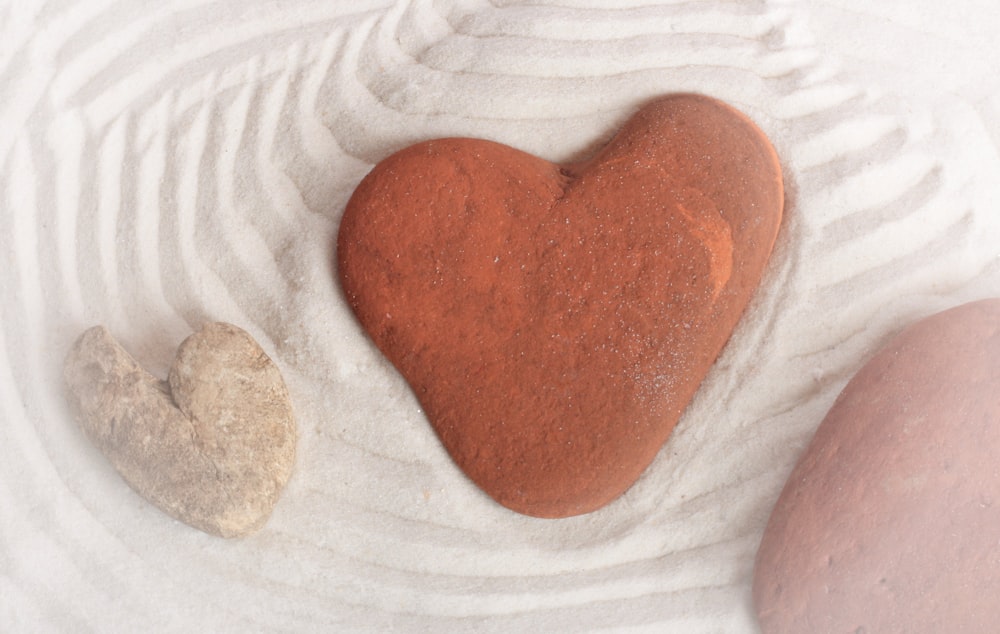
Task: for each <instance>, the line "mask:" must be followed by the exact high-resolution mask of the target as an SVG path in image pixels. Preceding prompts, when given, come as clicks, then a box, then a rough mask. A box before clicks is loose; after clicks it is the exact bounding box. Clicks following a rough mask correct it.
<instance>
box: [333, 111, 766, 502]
mask: <svg viewBox="0 0 1000 634" xmlns="http://www.w3.org/2000/svg"><path fill="white" fill-rule="evenodd" d="M782 200H783V190H782V183H781V171H780V167H779V164H778V159H777V157H776V155H775V152H774V150H773V148H772V147H771V145H770V143H769V142H768V140H767V138H766V137H765V136H764V134H763V133H762V132H761V131H760V130H759V129H758V128H757V127H756V126H755V125H754V124H753V123H752V122H751V121H750V120H749V119H748V118H747V117H746V116H744V115H743V114H741V113H739V112H737V111H736V110H734V109H732V108H730V107H729V106H727V105H725V104H722V103H720V102H719V101H716V100H714V99H711V98H708V97H704V96H698V95H675V96H669V97H665V98H661V99H658V100H656V101H654V102H652V103H650V104H648V105H647V106H645V107H643V108H642V109H641V110H640V111H639V112H638V113H637V114H636V115H635V116H634V117H633V118H632V119H631V120H629V121H628V123H627V124H626V125H625V126H624V128H623V129H622V130H621V131H620V132H619V133H618V134H617V135H616V136H615V138H614V139H613V140H612V141H611V142H610V143H609V144H608V145H607V146H606V147H605V148H604V149H603V150H601V151H600V152H599V153H598V154H597V155H596V156H595V157H594V158H592V159H591V160H589V161H587V162H585V163H581V164H577V165H572V166H568V167H560V166H558V165H555V164H552V163H549V162H547V161H544V160H542V159H540V158H536V157H534V156H531V155H529V154H525V153H524V152H520V151H518V150H515V149H512V148H510V147H507V146H504V145H500V144H497V143H493V142H489V141H483V140H474V139H439V140H433V141H428V142H425V143H420V144H417V145H414V146H411V147H409V148H406V149H404V150H402V151H400V152H398V153H396V154H394V155H392V156H390V157H389V158H387V159H385V160H384V161H382V162H381V163H379V164H378V165H376V166H375V168H374V169H373V170H372V171H371V173H369V174H368V176H366V177H365V179H364V180H363V181H362V182H361V184H360V185H359V186H358V188H357V190H356V191H355V192H354V194H353V196H352V197H351V200H350V201H349V203H348V205H347V209H346V210H345V212H344V217H343V220H342V222H341V226H340V233H339V236H338V244H337V248H338V265H339V272H340V277H341V281H342V284H343V288H344V291H345V293H346V295H347V298H348V301H349V302H350V304H351V306H352V307H353V309H354V311H355V313H356V314H357V316H358V318H359V320H360V322H361V324H362V325H363V326H364V328H365V329H366V330H367V331H368V333H369V334H370V336H371V337H372V339H373V340H374V341H375V343H376V345H377V346H378V347H379V349H380V350H382V352H383V353H384V354H385V355H386V356H387V357H388V358H389V359H390V360H391V361H392V362H393V363H394V364H395V366H396V367H397V368H398V369H399V370H400V371H401V372H402V374H403V376H404V377H405V378H406V380H407V381H408V382H409V384H410V386H411V387H412V389H413V390H414V392H415V394H416V396H417V398H418V399H419V401H420V403H421V404H422V406H423V408H424V410H425V412H426V415H427V417H428V418H429V420H430V422H431V424H432V425H433V427H434V429H435V430H436V432H437V434H438V436H439V437H440V439H441V441H442V442H443V444H444V446H445V448H446V449H447V450H448V452H449V453H450V455H451V456H452V458H453V459H454V460H455V462H456V463H457V464H458V465H459V467H461V469H462V470H463V471H464V472H465V473H466V474H467V475H468V476H469V477H470V478H471V479H472V480H473V481H475V482H476V483H477V484H478V485H479V486H480V487H481V488H482V489H483V490H484V491H486V492H487V493H488V494H489V495H491V496H492V497H493V498H495V499H496V500H497V501H498V502H500V503H501V504H503V505H505V506H507V507H509V508H511V509H514V510H515V511H519V512H521V513H525V514H529V515H536V516H541V517H563V516H569V515H575V514H580V513H585V512H588V511H592V510H594V509H597V508H599V507H600V506H602V505H604V504H606V503H607V502H609V501H611V500H612V499H614V498H615V497H617V496H618V495H620V494H621V493H622V492H623V491H625V490H626V489H627V488H628V487H629V486H631V485H632V483H633V482H635V480H636V479H637V478H638V477H639V476H640V475H641V473H642V471H643V470H644V469H645V468H646V466H647V465H649V463H650V462H651V461H652V459H653V457H654V456H655V454H656V452H657V451H658V449H659V448H660V446H661V445H662V444H663V442H664V441H665V440H666V438H667V436H668V435H669V434H670V432H671V430H672V429H673V427H674V425H675V424H676V422H677V420H678V419H679V417H680V415H681V413H682V412H683V410H684V408H685V406H686V405H687V403H688V402H689V401H690V400H691V398H692V396H693V395H694V393H695V391H696V390H697V388H698V385H699V384H700V382H701V380H702V379H703V378H704V376H705V374H706V373H707V372H708V369H709V368H710V367H711V365H712V363H713V362H714V360H715V358H716V357H717V355H718V353H719V351H720V350H721V348H722V346H723V345H724V344H725V342H726V340H727V339H728V338H729V335H730V333H731V331H732V329H733V328H734V326H735V324H736V322H737V321H738V319H739V316H740V314H741V312H742V311H743V309H744V307H745V306H746V304H747V302H748V300H749V298H750V297H751V295H752V293H753V292H754V289H755V288H756V287H757V285H758V283H759V280H760V277H761V274H762V271H763V269H764V266H765V263H766V261H767V258H768V255H769V254H770V252H771V248H772V246H773V244H774V240H775V236H776V234H777V230H778V226H779V224H780V220H781V212H782V204H783V203H782Z"/></svg>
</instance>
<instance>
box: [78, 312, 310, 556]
mask: <svg viewBox="0 0 1000 634" xmlns="http://www.w3.org/2000/svg"><path fill="white" fill-rule="evenodd" d="M64 374H65V379H66V383H67V386H68V388H69V397H70V401H71V404H72V406H73V408H74V409H75V411H76V412H77V414H78V418H79V421H80V424H81V426H82V427H83V429H84V431H85V432H86V433H87V435H88V436H89V437H90V439H91V440H92V441H93V442H94V443H95V444H96V445H97V447H98V448H100V449H101V451H102V452H104V454H105V455H106V456H107V457H108V459H109V460H110V461H111V463H112V464H113V465H114V466H115V468H116V469H117V470H118V472H119V473H121V475H122V477H123V478H125V481H126V482H128V484H129V485H130V486H131V487H132V488H133V489H135V490H136V491H137V492H138V493H139V494H140V495H142V496H143V497H145V498H146V499H147V500H149V501H150V502H152V503H153V504H155V505H156V506H158V507H159V508H160V509H162V510H163V511H165V512H166V513H168V514H170V515H171V516H173V517H175V518H177V519H179V520H181V521H183V522H186V523H187V524H190V525H191V526H194V527H195V528H199V529H201V530H203V531H205V532H207V533H211V534H213V535H219V536H222V537H237V536H242V535H246V534H248V533H251V532H253V531H255V530H257V529H259V528H260V527H261V526H263V525H264V523H265V522H266V521H267V518H268V517H269V516H270V514H271V511H272V509H273V507H274V505H275V503H276V502H277V500H278V496H279V495H280V494H281V491H282V489H283V488H284V486H285V483H286V482H287V481H288V478H289V476H290V475H291V471H292V465H293V463H294V461H295V444H296V428H295V420H294V418H293V416H292V407H291V403H290V401H289V397H288V391H287V389H286V388H285V383H284V380H283V379H282V378H281V374H280V372H279V371H278V368H277V366H275V365H274V363H273V362H272V361H271V359H269V358H268V356H267V355H266V354H265V353H264V351H263V350H261V348H260V346H258V345H257V342H255V341H254V340H253V338H251V337H250V335H248V334H247V333H246V332H244V331H243V330H240V329H239V328H237V327H235V326H232V325H230V324H225V323H211V324H207V325H206V326H204V328H202V330H201V331H200V332H198V333H195V334H193V335H191V336H190V337H188V338H187V339H186V340H184V342H183V343H182V344H181V346H180V348H179V349H178V351H177V357H176V359H175V360H174V363H173V366H172V367H171V369H170V375H169V380H168V382H163V381H159V380H157V379H156V378H155V377H153V376H152V375H150V374H149V373H147V372H146V371H145V370H144V369H142V368H141V367H139V365H138V364H137V363H136V361H135V359H133V358H132V357H131V356H129V354H128V353H127V352H125V350H124V349H122V347H121V346H120V345H118V343H117V342H116V341H115V340H114V339H112V337H111V335H110V334H109V333H108V331H107V330H106V329H105V328H104V327H102V326H95V327H94V328H91V329H89V330H87V331H86V332H84V333H83V335H82V336H81V337H80V338H79V339H78V340H77V342H76V344H75V345H74V346H73V349H72V350H71V352H70V354H69V356H68V358H67V360H66V365H65V372H64Z"/></svg>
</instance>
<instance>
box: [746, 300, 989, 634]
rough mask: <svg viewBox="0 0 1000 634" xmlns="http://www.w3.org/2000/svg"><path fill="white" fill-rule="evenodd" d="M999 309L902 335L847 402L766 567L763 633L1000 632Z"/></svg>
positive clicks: (766, 542) (801, 468)
mask: <svg viewBox="0 0 1000 634" xmlns="http://www.w3.org/2000/svg"><path fill="white" fill-rule="evenodd" d="M998 456H1000V299H993V300H985V301H980V302H974V303H971V304H965V305H964V306H960V307H958V308H953V309H951V310H947V311H945V312H943V313H939V314H937V315H934V316H932V317H930V318H928V319H925V320H923V321H921V322H919V323H917V324H916V325H914V326H911V327H910V328H908V329H906V330H904V331H903V332H902V333H901V334H900V335H898V336H897V337H896V338H895V339H893V340H892V341H891V342H890V343H889V344H888V345H887V346H886V347H885V348H883V349H882V350H881V351H879V352H878V354H876V355H875V357H874V358H873V359H872V360H871V361H870V362H868V364H867V365H865V367H864V368H862V369H861V371H860V372H858V374H857V375H856V376H855V377H854V378H853V379H852V380H851V381H850V383H848V385H847V387H845V388H844V391H843V392H842V393H841V394H840V396H839V398H838V399H837V401H836V403H835V404H834V406H833V408H832V409H831V410H830V412H829V414H828V415H827V417H826V418H825V419H824V420H823V422H822V424H821V425H820V426H819V429H818V430H817V431H816V435H815V437H814V438H813V440H812V443H811V444H810V445H809V448H808V449H807V450H806V452H805V454H804V455H803V457H802V459H801V460H800V462H799V463H798V465H797V466H796V467H795V469H794V471H793V472H792V474H791V477H790V478H789V479H788V483H787V484H786V485H785V489H784V491H782V493H781V496H780V498H779V499H778V503H777V506H776V507H775V508H774V511H773V513H772V515H771V519H770V522H769V524H768V526H767V530H766V531H765V533H764V539H763V542H762V543H761V546H760V550H759V552H758V554H757V564H756V570H755V572H754V582H753V593H754V603H755V606H756V609H757V614H758V616H759V620H760V624H761V626H762V628H763V630H764V632H765V633H766V634H778V633H781V632H795V633H799V632H862V631H863V632H907V633H912V632H928V633H929V632H995V631H996V628H997V623H1000V601H998V600H997V597H998V596H1000V459H998Z"/></svg>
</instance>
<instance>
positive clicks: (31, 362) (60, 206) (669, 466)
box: [0, 0, 1000, 632]
mask: <svg viewBox="0 0 1000 634" xmlns="http://www.w3.org/2000/svg"><path fill="white" fill-rule="evenodd" d="M387 4H388V3H387V2H383V1H374V0H371V1H368V2H333V1H307V0H290V1H288V2H281V3H277V2H250V3H244V2H238V1H235V0H227V1H224V2H212V3H210V2H207V0H178V1H176V2H172V3H162V6H161V4H160V3H145V2H140V1H139V0H122V1H119V2H110V1H107V0H94V1H91V0H87V1H83V0H76V1H75V2H55V1H54V0H53V1H51V2H46V1H45V0H30V1H25V0H15V2H10V3H5V4H2V5H0V219H2V228H3V231H2V232H0V257H2V261H0V292H2V295H0V298H2V305H0V320H2V321H0V324H2V326H0V412H2V414H0V448H2V449H0V450H2V452H3V459H2V460H0V624H2V626H0V629H3V630H5V631H88V630H93V631H121V632H126V631H184V632H188V631H195V630H197V631H233V632H236V631H239V632H245V631H251V630H253V631H276V630H280V631H337V630H338V628H340V629H343V630H348V631H387V630H393V629H395V630H397V631H407V632H411V631H417V632H421V631H426V632H445V631H449V632H450V631H479V632H510V631H515V632H517V631H523V632H536V631H538V632H541V631H546V632H582V631H601V630H610V631H650V632H721V631H725V632H753V631H755V626H754V621H753V617H752V614H751V610H750V603H749V580H750V574H751V569H752V564H753V557H754V553H755V549H756V546H757V543H758V541H759V539H760V536H761V532H762V530H763V527H764V524H765V522H766V519H767V516H768V513H769V511H770V507H771V505H772V504H773V503H774V501H775V499H776V498H777V495H778V492H779V491H780V488H781V486H782V484H783V481H784V478H785V476H786V475H787V473H788V471H789V470H790V469H791V467H792V465H793V463H794V461H795V459H796V457H797V455H798V453H799V452H800V451H801V449H802V448H803V446H804V444H805V443H806V441H807V440H808V439H809V437H810V434H811V433H812V431H813V429H815V427H816V426H817V425H818V424H819V422H820V420H821V419H822V417H823V415H824V413H825V411H826V409H827V408H828V407H829V405H830V404H831V402H832V400H833V398H834V397H835V396H836V394H837V392H838V391H839V389H840V388H841V387H842V386H843V384H844V383H845V382H846V380H847V379H848V377H849V376H850V375H851V374H852V373H853V372H854V371H855V370H857V369H858V368H859V367H860V365H861V364H862V363H863V362H864V360H865V359H867V358H868V357H869V356H870V355H871V354H872V353H873V352H874V350H875V348H876V347H877V346H878V345H879V344H880V343H881V342H883V341H885V339H886V338H887V337H888V336H889V335H891V334H892V333H893V332H895V331H896V330H898V329H899V328H901V327H903V326H904V325H906V324H908V323H911V322H912V321H913V320H915V319H917V318H918V317H921V316H923V315H926V314H929V313H931V312H935V311H937V310H940V309H943V308H946V307H949V306H953V305H956V304H958V303H961V302H964V301H967V300H971V299H976V298H980V297H987V296H996V295H1000V155H998V147H1000V71H998V67H997V65H996V62H995V48H996V47H995V37H996V34H997V33H1000V9H998V8H997V7H998V5H997V4H996V3H995V2H993V1H992V0H962V1H961V2H954V3H937V2H932V1H930V0H926V1H924V2H919V3H918V2H904V1H903V0H896V1H894V2H883V3H872V2H867V1H865V0H827V1H825V2H811V3H805V2H802V3H799V2H792V1H788V2H771V3H735V2H702V3H698V2H695V3H686V2H667V1H660V0H634V1H633V2H629V1H627V0H626V1H624V2H615V1H612V0H605V1H603V2H602V1H601V0H543V1H541V2H537V3H525V6H516V4H517V3H514V2H492V3H491V2H488V1H487V0H466V1H463V0H438V1H434V0H412V1H411V2H405V1H402V2H400V3H398V4H397V5H396V6H392V7H386V5H387ZM630 4H631V5H634V6H628V5H630ZM506 5H510V6H506ZM872 5H876V6H875V7H874V8H872ZM939 5H940V8H939ZM602 7H613V8H602ZM673 91H698V92H704V93H708V94H711V95H714V96H716V97H719V98H722V99H724V100H726V101H729V102H731V103H733V104H734V105H736V106H737V107H739V108H741V109H742V110H744V111H745V112H746V113H748V114H749V115H750V116H751V117H753V118H754V119H755V120H756V121H757V122H758V123H759V124H760V126H761V127H762V128H763V129H764V130H765V131H766V132H767V133H768V134H769V135H770V136H771V138H772V140H773V141H774V143H775V145H776V147H777V149H778V152H779V154H780V156H781V157H782V160H783V165H784V169H785V172H786V179H787V191H788V206H787V210H786V215H787V220H786V222H785V224H784V226H783V229H782V233H781V236H780V238H779V242H778V247H777V250H776V253H775V255H774V257H773V260H772V264H771V266H770V269H769V272H768V274H767V277H766V279H765V281H764V283H763V286H762V287H761V289H760V290H759V292H758V294H757V296H756V298H755V301H754V303H753V305H752V307H751V309H750V310H749V312H748V314H747V315H746V316H745V318H744V320H743V321H742V322H741V324H740V326H739V328H738V330H737V332H736V333H735V335H734V337H733V338H732V340H731V342H730V344H729V346H728V347H727V348H726V350H725V352H724V354H723V356H722V358H721V359H720V361H719V362H718V363H717V364H716V366H715V368H714V369H713V371H712V373H711V374H710V376H709V378H708V380H707V381H706V383H705V384H704V385H703V388H702V390H701V391H700V392H699V394H698V396H697V398H696V400H695V402H694V403H693V404H692V405H691V407H690V408H689V410H688V411H687V413H686V415H685V417H684V419H683V420H682V422H681V424H680V425H679V427H678V428H677V430H676V432H675V433H674V435H673V436H672V438H671V439H670V441H669V442H668V443H667V445H666V446H665V447H664V448H663V450H662V451H661V453H660V455H659V457H658V458H657V460H656V461H655V462H654V464H653V465H652V466H651V467H650V469H649V470H648V471H647V472H646V474H645V475H644V476H643V478H642V479H641V480H640V481H639V482H638V483H637V484H636V485H635V486H634V487H633V488H632V489H631V490H630V491H629V492H628V493H627V494H626V495H625V496H624V497H623V498H622V499H620V500H618V501H617V502H615V503H613V504H611V505H610V506H608V507H607V508H605V509H603V510H601V511H599V512H596V513H593V514H591V515H588V516H584V517H579V518H573V519H567V520H559V521H547V520H538V519H532V518H527V517H522V516H519V515H516V514H514V513H512V512H510V511H507V510H505V509H503V508H501V507H499V506H497V505H496V504H494V503H493V502H492V501H490V500H489V499H488V498H487V497H486V496H484V495H483V494H482V493H480V492H479V491H478V490H477V489H476V488H475V487H474V486H473V485H471V484H470V483H469V482H468V481H467V480H465V479H464V477H463V476H462V475H461V473H460V472H459V471H458V470H457V469H456V468H455V467H454V465H453V464H452V463H451V462H450V460H449V458H448V456H447V455H446V454H445V452H444V451H443V450H442V448H441V447H440V445H439V444H438V442H437V441H436V439H435V436H434V435H433V433H432V431H431V429H430V427H429V426H428V425H427V423H426V421H425V420H424V418H423V416H422V413H421V411H420V409H419V407H418V405H417V403H416V401H415V400H414V398H413V397H412V396H411V394H410V393H409V391H408V389H407V387H406V385H405V384H404V383H403V381H402V380H401V379H400V377H399V376H398V375H397V374H396V373H395V371H394V370H393V369H392V367H391V366H390V365H389V364H388V363H387V362H386V361H385V360H384V359H383V358H381V357H380V355H379V354H378V353H377V352H376V351H375V349H374V348H373V346H372V345H371V344H370V343H369V341H368V340H367V339H366V338H365V336H364V335H363V333H362V332H361V330H360V329H359V327H358V325H357V324H356V322H355V321H354V320H353V318H352V316H351V314H350V312H349V310H348V308H347V307H346V305H345V303H344V301H343V299H342V297H341V296H340V294H339V289H338V286H337V284H336V282H335V278H334V274H333V273H334V271H333V266H332V264H331V262H332V258H333V239H334V236H335V233H336V229H337V222H338V219H339V216H340V214H341V211H342V209H343V206H344V204H345V202H346V200H347V198H348V197H349V195H350V193H351V191H352V189H353V187H354V186H355V185H356V184H357V182H358V181H359V179H360V178H361V177H362V176H363V175H364V174H365V173H366V171H367V170H368V169H370V167H371V166H372V164H373V163H374V162H376V161H377V160H379V159H381V158H383V157H385V156H386V155H388V154H389V153H390V152H392V151H394V150H397V149H399V148H401V147H403V146H405V145H407V144H409V143H411V142H414V141H418V140H422V139H426V138H430V137H435V136H454V135H467V136H477V137H486V138H490V139H494V140H498V141H501V142H504V143H508V144H511V145H514V146H516V147H519V148H522V149H525V150H528V151H531V152H534V153H536V154H538V155H540V156H543V157H545V158H548V159H551V160H556V161H567V160H572V159H577V158H580V157H582V156H585V155H586V154H587V153H589V152H590V151H592V150H593V149H594V148H595V147H596V146H597V145H599V144H600V143H602V142H603V141H604V140H606V139H607V138H608V136H609V135H610V134H611V133H612V132H613V131H614V130H615V129H616V127H617V126H618V125H619V124H620V123H621V122H622V121H624V120H625V119H626V118H627V117H628V116H629V115H630V114H631V113H632V112H633V111H634V109H635V108H636V107H637V106H638V104H640V103H642V102H643V101H644V100H645V99H647V98H649V97H651V96H654V95H657V94H661V93H665V92H673ZM203 320H225V321H230V322H233V323H235V324H237V325H239V326H241V327H243V328H245V329H247V330H248V331H250V332H251V334H253V335H254V336H255V337H256V338H257V339H258V340H259V341H260V343H261V344H262V345H263V346H264V348H265V349H266V350H267V351H268V352H269V353H270V354H271V356H272V357H273V358H274V359H275V361H276V362H277V363H278V364H279V366H280V367H281V368H282V370H283V372H284V374H285V377H286V380H287V382H288V385H289V388H290V391H291V394H292V397H293V399H294V405H295V408H296V412H297V416H298V423H299V428H300V433H301V439H300V442H299V460H298V463H297V466H296V471H295V474H294V475H293V478H292V480H291V482H290V484H289V487H288V489H287V490H286V492H285V494H284V496H283V498H282V500H281V501H280V502H279V504H278V506H277V508H276V510H275V512H274V515H273V517H272V518H271V521H270V522H269V524H268V525H267V526H266V527H265V528H264V529H263V530H262V531H261V532H260V533H258V534H256V535H254V536H252V537H250V538H248V539H244V540H241V541H226V540H221V539H218V538H214V537H210V536H208V535H205V534H203V533H200V532H198V531H196V530H193V529H190V528H188V527H186V526H185V525H183V524H180V523H178V522H175V521H173V520H171V519H170V518H168V517H167V516H165V515H164V514H162V513H160V512H159V511H158V510H156V509H155V508H153V507H151V506H150V505H149V504H147V503H146V502H144V501H143V500H142V499H141V498H140V497H139V496H138V495H136V494H135V493H133V492H132V491H131V490H130V489H129V488H128V487H127V486H126V485H125V484H124V483H123V481H122V480H121V479H120V478H119V477H118V476H117V474H116V473H115V472H114V470H113V469H112V468H111V467H110V466H109V465H108V463H107V462H106V461H105V460H104V459H103V457H102V456H101V455H100V454H99V453H98V452H97V451H96V450H95V449H93V448H92V447H91V446H90V444H89V443H88V442H87V440H86V439H85V438H84V437H83V435H82V433H81V432H80V431H79V430H78V428H77V427H76V426H75V424H74V423H73V422H72V420H71V418H70V417H69V414H68V412H67V410H66V404H65V400H64V398H63V393H62V385H61V381H60V370H61V363H62V359H63V356H64V355H65V353H66V350H67V348H68V346H69V345H70V343H71V342H72V340H73V339H74V338H75V337H76V336H77V335H78V334H79V333H80V332H81V331H82V330H83V329H84V328H85V327H87V326H90V325H92V324H94V323H103V324H106V325H107V326H108V327H109V328H110V329H111V330H112V332H113V333H114V334H115V335H116V336H117V337H119V338H120V339H121V341H122V342H123V343H124V344H125V345H126V347H127V348H129V349H130V350H131V351H132V352H133V353H134V354H135V356H137V358H138V359H139V360H140V361H141V362H143V363H145V364H147V366H148V367H149V368H150V369H151V370H152V371H154V372H155V373H158V374H160V375H165V373H166V368H167V367H168V364H169V362H170V359H171V355H172V353H173V350H174V348H175V346H176V345H177V343H179V341H180V340H181V339H183V338H184V337H185V336H187V334H189V333H190V332H191V331H192V330H193V329H195V328H196V327H197V326H198V324H199V323H200V322H202V321H203Z"/></svg>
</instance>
